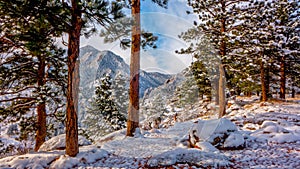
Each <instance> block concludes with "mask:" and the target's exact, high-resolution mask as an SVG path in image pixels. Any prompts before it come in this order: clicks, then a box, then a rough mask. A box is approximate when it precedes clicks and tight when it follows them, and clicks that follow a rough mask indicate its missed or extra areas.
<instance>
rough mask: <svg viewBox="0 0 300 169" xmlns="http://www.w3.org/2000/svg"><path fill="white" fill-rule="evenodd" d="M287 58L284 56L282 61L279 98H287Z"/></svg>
mask: <svg viewBox="0 0 300 169" xmlns="http://www.w3.org/2000/svg"><path fill="white" fill-rule="evenodd" d="M285 83H286V78H285V58H284V56H283V57H282V60H281V62H280V92H279V98H281V99H285Z"/></svg>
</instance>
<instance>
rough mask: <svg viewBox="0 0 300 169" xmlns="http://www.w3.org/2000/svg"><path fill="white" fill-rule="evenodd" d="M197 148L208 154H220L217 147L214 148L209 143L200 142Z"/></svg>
mask: <svg viewBox="0 0 300 169" xmlns="http://www.w3.org/2000/svg"><path fill="white" fill-rule="evenodd" d="M196 148H199V149H200V150H202V151H206V152H220V151H219V150H218V149H217V148H216V147H214V146H213V145H212V144H210V143H209V142H205V141H204V142H198V143H196Z"/></svg>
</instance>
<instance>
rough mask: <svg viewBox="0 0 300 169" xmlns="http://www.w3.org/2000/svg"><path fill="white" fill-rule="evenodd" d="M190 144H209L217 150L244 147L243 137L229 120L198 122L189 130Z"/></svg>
mask: <svg viewBox="0 0 300 169" xmlns="http://www.w3.org/2000/svg"><path fill="white" fill-rule="evenodd" d="M189 136H190V143H191V145H192V146H194V147H196V144H197V143H198V142H203V141H206V142H209V143H211V144H212V145H214V146H215V147H217V148H240V147H243V146H244V143H245V140H244V137H243V135H242V134H241V133H240V132H239V131H238V130H237V127H236V125H235V124H234V123H232V122H231V121H230V120H228V119H225V118H221V119H213V120H199V121H198V122H197V123H196V124H195V125H194V126H193V127H192V128H191V130H190V132H189ZM225 143H226V144H225Z"/></svg>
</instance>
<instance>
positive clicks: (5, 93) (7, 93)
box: [0, 86, 35, 95]
mask: <svg viewBox="0 0 300 169" xmlns="http://www.w3.org/2000/svg"><path fill="white" fill-rule="evenodd" d="M34 88H35V86H26V87H24V88H22V89H19V90H17V91H14V92H4V91H1V92H0V95H9V94H16V93H20V92H22V91H24V90H27V89H34Z"/></svg>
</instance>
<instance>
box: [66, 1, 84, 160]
mask: <svg viewBox="0 0 300 169" xmlns="http://www.w3.org/2000/svg"><path fill="white" fill-rule="evenodd" d="M78 3H79V2H78V0H72V18H71V29H70V30H69V42H68V87H67V118H66V154H67V155H69V156H71V157H75V156H76V155H77V153H78V151H79V148H78V127H77V112H76V110H77V107H75V106H77V105H78V100H76V99H78V96H77V95H76V94H78V92H77V91H76V89H78V87H79V86H78V85H79V84H76V83H78V82H79V79H77V78H78V77H76V72H77V69H78V68H79V67H78V66H79V65H78V63H79V62H78V61H77V59H78V56H79V41H80V31H81V27H82V19H81V11H80V9H78ZM76 63H77V65H78V66H76ZM77 73H79V72H77Z"/></svg>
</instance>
